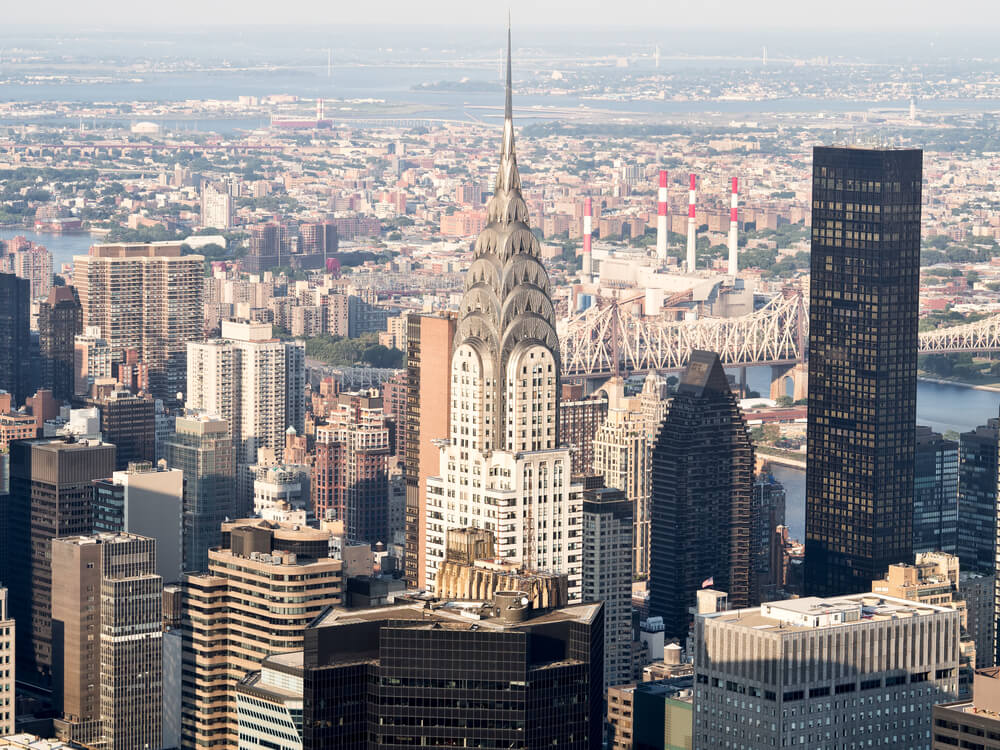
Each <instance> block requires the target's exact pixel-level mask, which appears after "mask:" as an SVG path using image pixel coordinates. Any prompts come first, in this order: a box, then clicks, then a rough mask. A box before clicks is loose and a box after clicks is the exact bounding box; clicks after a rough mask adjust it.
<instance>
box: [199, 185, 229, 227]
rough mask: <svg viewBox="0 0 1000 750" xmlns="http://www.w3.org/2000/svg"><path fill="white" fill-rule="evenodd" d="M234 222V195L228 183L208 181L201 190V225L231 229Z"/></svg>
mask: <svg viewBox="0 0 1000 750" xmlns="http://www.w3.org/2000/svg"><path fill="white" fill-rule="evenodd" d="M232 224H233V196H232V195H230V194H229V189H228V187H227V186H226V185H224V184H220V183H217V182H209V183H206V184H205V186H204V187H203V188H202V191H201V225H202V226H203V227H211V228H212V229H229V227H231V226H232Z"/></svg>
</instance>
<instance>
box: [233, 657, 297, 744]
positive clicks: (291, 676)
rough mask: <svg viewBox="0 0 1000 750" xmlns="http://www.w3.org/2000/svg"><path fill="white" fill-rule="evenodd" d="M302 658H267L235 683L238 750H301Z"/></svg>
mask: <svg viewBox="0 0 1000 750" xmlns="http://www.w3.org/2000/svg"><path fill="white" fill-rule="evenodd" d="M302 655H303V652H302V651H292V652H289V653H287V654H275V655H273V656H268V657H267V658H266V659H264V661H263V662H262V663H261V665H260V671H259V672H252V673H250V674H249V675H247V676H246V677H245V678H243V679H242V680H240V681H239V683H237V685H236V714H237V726H238V745H237V747H238V748H239V750H302V693H303V684H302Z"/></svg>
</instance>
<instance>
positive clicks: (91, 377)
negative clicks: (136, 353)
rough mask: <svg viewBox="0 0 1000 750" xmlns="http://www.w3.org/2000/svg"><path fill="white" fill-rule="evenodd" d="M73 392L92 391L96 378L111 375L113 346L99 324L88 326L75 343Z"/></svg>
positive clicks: (82, 393)
mask: <svg viewBox="0 0 1000 750" xmlns="http://www.w3.org/2000/svg"><path fill="white" fill-rule="evenodd" d="M73 349H74V353H73V380H74V386H73V392H74V393H75V394H76V395H77V396H86V395H87V394H89V393H90V386H92V385H93V384H94V381H95V380H98V379H100V378H110V377H111V346H110V344H108V341H107V339H105V338H104V337H102V336H101V329H100V327H99V326H87V327H86V328H84V329H83V333H82V334H79V335H77V337H76V340H75V342H74V344H73Z"/></svg>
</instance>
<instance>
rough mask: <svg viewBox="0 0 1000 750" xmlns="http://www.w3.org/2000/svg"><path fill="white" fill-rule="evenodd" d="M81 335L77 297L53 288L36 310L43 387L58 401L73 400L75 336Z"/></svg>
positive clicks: (67, 288) (72, 291)
mask: <svg viewBox="0 0 1000 750" xmlns="http://www.w3.org/2000/svg"><path fill="white" fill-rule="evenodd" d="M82 332H83V308H82V307H81V306H80V296H79V295H78V294H77V293H76V289H75V288H73V287H71V286H54V287H52V289H51V290H50V291H49V296H48V298H47V299H46V300H45V301H44V302H42V303H41V304H40V305H39V306H38V345H39V349H40V350H41V358H42V387H43V388H49V389H50V390H51V391H52V395H53V396H55V397H56V399H57V400H59V401H69V400H71V399H72V398H73V385H74V383H73V378H74V376H73V364H74V357H75V356H76V336H77V334H78V333H82Z"/></svg>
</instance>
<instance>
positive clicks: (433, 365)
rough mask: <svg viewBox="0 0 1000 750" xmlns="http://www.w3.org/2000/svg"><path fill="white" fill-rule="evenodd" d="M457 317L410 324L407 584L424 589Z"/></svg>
mask: <svg viewBox="0 0 1000 750" xmlns="http://www.w3.org/2000/svg"><path fill="white" fill-rule="evenodd" d="M456 323H457V321H456V320H455V317H454V316H447V315H445V316H434V315H413V314H411V315H409V316H407V322H406V378H407V384H408V393H407V401H406V421H405V423H403V424H402V425H401V428H402V430H403V438H402V442H403V451H404V455H405V472H404V473H405V476H406V559H405V560H404V561H403V571H404V573H405V575H406V581H407V584H408V585H410V586H413V587H416V588H424V585H425V581H426V564H427V556H426V554H427V525H426V516H427V477H429V476H433V475H434V474H436V473H437V472H438V470H439V468H440V451H439V449H438V447H437V446H436V445H435V444H434V441H435V440H441V439H444V438H446V437H447V436H448V405H449V404H450V403H451V358H452V354H453V352H454V340H455V330H456Z"/></svg>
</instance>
